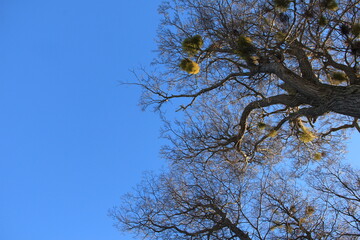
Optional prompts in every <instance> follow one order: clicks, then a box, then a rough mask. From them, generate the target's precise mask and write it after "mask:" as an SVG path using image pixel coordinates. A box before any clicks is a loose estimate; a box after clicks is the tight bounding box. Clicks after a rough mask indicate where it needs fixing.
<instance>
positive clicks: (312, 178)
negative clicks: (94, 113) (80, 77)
mask: <svg viewBox="0 0 360 240" xmlns="http://www.w3.org/2000/svg"><path fill="white" fill-rule="evenodd" d="M359 2H360V1H357V0H347V1H345V0H336V1H335V0H269V1H265V0H252V1H250V0H171V1H169V2H164V3H163V4H162V5H161V6H160V8H159V11H160V13H161V14H162V15H163V18H162V22H161V25H160V28H159V33H158V46H159V49H158V50H159V55H158V58H156V59H155V61H154V64H155V65H158V66H161V67H160V68H159V69H160V70H158V69H156V71H154V74H151V73H144V77H140V78H139V82H137V83H136V84H138V85H140V86H142V87H143V89H144V92H143V96H142V101H141V102H142V104H143V106H144V107H148V106H154V107H155V110H160V111H161V110H162V108H163V106H164V104H166V103H168V102H173V103H174V104H178V106H179V107H178V110H179V111H182V112H183V114H181V117H180V119H178V120H176V121H172V122H170V121H165V127H164V130H163V134H164V137H166V138H168V139H169V142H170V143H169V145H168V146H165V147H164V148H163V149H162V155H163V157H164V158H165V159H167V160H169V170H168V171H167V172H165V173H163V174H161V175H158V176H156V175H148V176H147V177H146V178H145V180H144V182H142V184H140V185H139V187H138V189H137V192H136V193H133V194H131V195H129V196H127V197H126V198H125V200H124V202H123V203H122V205H121V206H120V207H119V208H115V209H114V210H113V211H112V212H111V215H112V216H114V218H115V219H116V220H117V223H118V224H119V228H121V229H125V230H130V231H135V232H137V233H139V234H140V235H142V236H148V237H150V238H152V239H357V238H358V237H359V236H360V220H359V219H360V212H359V210H360V208H359V207H360V205H359V203H360V174H359V172H358V171H357V170H354V169H352V168H351V167H350V166H347V165H345V164H344V163H343V161H342V153H343V151H344V146H343V144H342V143H343V140H344V138H346V135H347V134H348V133H349V132H351V131H352V130H353V129H356V130H357V131H359V132H360V127H359V125H358V118H359V117H360V75H359V66H358V58H359V56H360V18H359V17H360V16H359V10H360V8H359V7H360V6H359Z"/></svg>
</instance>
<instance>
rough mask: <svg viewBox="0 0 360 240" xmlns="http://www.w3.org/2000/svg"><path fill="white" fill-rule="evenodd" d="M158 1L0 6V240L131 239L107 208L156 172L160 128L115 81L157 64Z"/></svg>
mask: <svg viewBox="0 0 360 240" xmlns="http://www.w3.org/2000/svg"><path fill="white" fill-rule="evenodd" d="M159 3H160V0H151V1H149V0H133V1H125V0H117V1H115V0H102V1H95V0H88V1H85V0H72V1H70V0H61V1H60V0H52V1H46V0H32V1H25V0H0V36H1V37H0V56H1V57H0V111H1V118H0V126H1V127H0V239H4V240H82V239H86V240H99V239H102V240H115V239H122V240H127V239H130V238H128V237H127V236H124V235H121V234H120V233H119V232H118V231H117V230H116V229H114V228H113V227H112V220H111V219H110V218H109V217H107V210H108V209H109V208H111V207H112V206H114V205H116V204H117V203H118V200H119V198H120V196H121V195H122V194H124V193H126V192H127V191H130V190H131V188H132V187H133V186H134V185H135V184H136V183H137V182H138V181H139V180H140V178H141V173H142V172H143V171H145V170H156V169H159V168H160V166H161V165H162V164H163V162H162V160H160V159H159V155H158V151H159V147H160V145H161V144H162V140H160V139H159V138H158V136H159V128H160V125H161V123H160V121H159V118H158V117H157V116H156V115H155V114H153V113H151V112H141V110H140V108H139V107H138V106H137V103H138V99H139V94H140V92H139V90H138V89H136V88H132V87H127V86H120V85H119V84H118V83H119V81H128V80H130V81H131V80H134V76H133V75H132V73H131V72H130V71H129V70H130V69H132V68H136V67H138V66H139V65H145V66H146V65H148V63H149V62H150V61H151V59H152V58H153V57H154V56H155V54H154V53H153V52H152V50H154V49H155V48H156V46H155V42H154V38H155V33H156V28H157V25H158V23H159V17H158V15H157V11H156V9H157V6H158V5H159ZM359 142H360V138H359V136H358V135H356V139H355V140H353V141H352V143H351V146H350V154H349V158H352V159H353V160H355V158H357V156H358V155H359V149H358V143H359ZM356 160H357V159H356Z"/></svg>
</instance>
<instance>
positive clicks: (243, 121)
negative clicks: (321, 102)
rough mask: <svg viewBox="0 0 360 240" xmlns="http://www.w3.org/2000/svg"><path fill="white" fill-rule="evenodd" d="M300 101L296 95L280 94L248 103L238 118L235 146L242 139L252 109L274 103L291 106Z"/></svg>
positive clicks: (300, 102)
mask: <svg viewBox="0 0 360 240" xmlns="http://www.w3.org/2000/svg"><path fill="white" fill-rule="evenodd" d="M302 103H303V102H302V101H301V100H300V99H298V98H296V96H290V95H286V94H281V95H277V96H272V97H269V98H265V99H262V100H258V101H254V102H252V103H250V104H248V105H247V106H246V107H245V109H244V111H243V112H242V115H241V118H240V122H239V126H240V130H239V133H238V135H237V143H236V144H237V146H239V145H240V144H241V140H242V138H243V136H244V134H245V130H246V128H247V119H248V117H249V115H250V114H251V112H252V111H253V110H254V109H257V108H263V107H268V106H272V105H276V104H283V105H286V106H288V107H291V106H293V107H295V106H299V105H300V104H302Z"/></svg>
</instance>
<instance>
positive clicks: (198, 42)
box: [182, 35, 204, 56]
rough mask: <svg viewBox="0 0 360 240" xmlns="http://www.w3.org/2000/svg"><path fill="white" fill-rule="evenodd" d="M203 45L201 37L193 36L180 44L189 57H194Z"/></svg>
mask: <svg viewBox="0 0 360 240" xmlns="http://www.w3.org/2000/svg"><path fill="white" fill-rule="evenodd" d="M203 44H204V41H203V39H202V37H201V36H200V35H195V36H193V37H189V38H186V39H185V40H184V41H183V42H182V49H183V51H184V52H185V53H187V54H188V55H189V56H194V55H196V54H197V53H198V52H199V51H200V49H201V47H202V46H203Z"/></svg>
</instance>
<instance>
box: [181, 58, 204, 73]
mask: <svg viewBox="0 0 360 240" xmlns="http://www.w3.org/2000/svg"><path fill="white" fill-rule="evenodd" d="M180 68H181V70H183V71H185V72H187V73H189V74H198V73H199V72H200V66H199V64H197V63H196V62H194V61H192V60H190V59H188V58H185V59H183V60H182V61H181V63H180Z"/></svg>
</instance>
